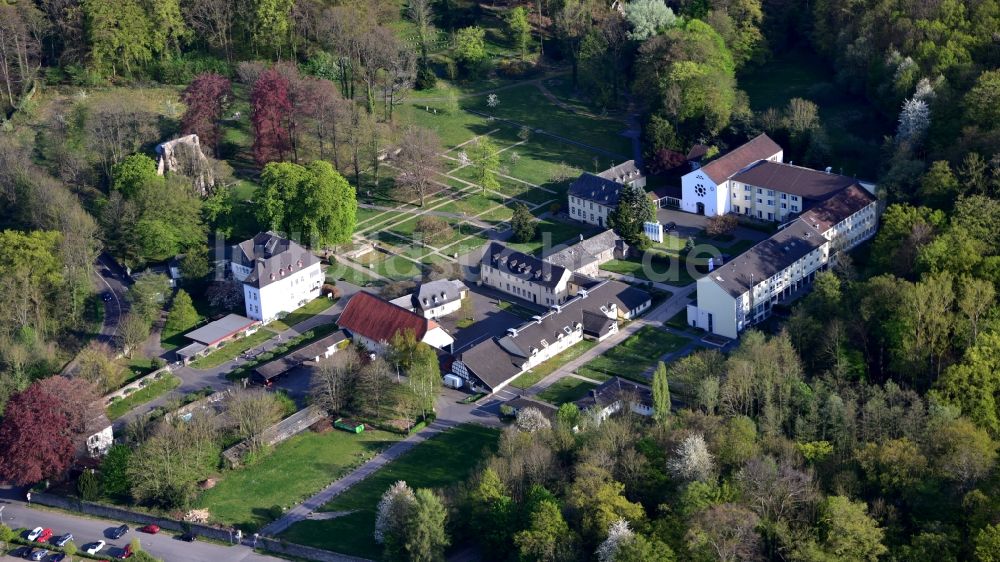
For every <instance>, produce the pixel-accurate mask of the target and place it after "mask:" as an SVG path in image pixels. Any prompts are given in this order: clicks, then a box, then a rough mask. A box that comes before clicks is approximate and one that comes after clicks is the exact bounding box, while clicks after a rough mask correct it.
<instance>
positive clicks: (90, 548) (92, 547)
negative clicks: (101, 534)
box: [83, 541, 108, 554]
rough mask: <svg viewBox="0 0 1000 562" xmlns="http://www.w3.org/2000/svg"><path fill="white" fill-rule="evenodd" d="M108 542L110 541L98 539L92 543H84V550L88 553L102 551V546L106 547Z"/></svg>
mask: <svg viewBox="0 0 1000 562" xmlns="http://www.w3.org/2000/svg"><path fill="white" fill-rule="evenodd" d="M106 544H108V543H106V542H104V541H97V542H92V543H90V544H85V545H83V551H84V552H86V553H87V554H97V553H98V552H100V551H101V549H102V548H104V545H106Z"/></svg>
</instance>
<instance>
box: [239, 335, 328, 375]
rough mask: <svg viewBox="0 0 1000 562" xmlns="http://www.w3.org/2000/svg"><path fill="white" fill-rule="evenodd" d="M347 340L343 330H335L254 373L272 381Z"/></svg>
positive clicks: (259, 368) (257, 369) (258, 368)
mask: <svg viewBox="0 0 1000 562" xmlns="http://www.w3.org/2000/svg"><path fill="white" fill-rule="evenodd" d="M346 339H347V335H346V334H345V333H344V331H343V330H337V331H336V332H334V333H332V334H330V335H329V336H326V337H324V338H321V339H318V340H316V341H314V342H312V343H311V344H309V345H306V346H303V347H300V348H299V349H296V350H295V351H293V352H291V353H289V354H288V355H285V356H283V357H279V358H278V359H275V360H274V361H271V362H269V363H265V364H263V365H261V366H260V367H257V368H256V369H254V371H255V372H256V373H257V374H258V375H260V376H261V377H263V378H264V380H269V379H272V378H274V377H276V376H278V375H280V374H282V373H284V372H286V371H288V370H289V369H292V368H294V367H297V366H299V365H301V364H302V363H304V362H306V361H311V360H313V359H314V358H316V357H317V356H319V355H322V354H324V353H326V350H327V349H329V348H330V347H332V346H335V345H337V344H338V343H340V342H342V341H344V340H346Z"/></svg>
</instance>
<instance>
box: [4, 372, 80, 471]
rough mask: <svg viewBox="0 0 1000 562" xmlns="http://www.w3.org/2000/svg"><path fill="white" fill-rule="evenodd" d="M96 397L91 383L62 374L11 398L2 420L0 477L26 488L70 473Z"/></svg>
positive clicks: (36, 384) (40, 382) (33, 385)
mask: <svg viewBox="0 0 1000 562" xmlns="http://www.w3.org/2000/svg"><path fill="white" fill-rule="evenodd" d="M95 398H96V396H95V393H94V388H93V385H91V384H90V383H88V382H87V381H84V380H82V379H67V378H65V377H59V376H56V377H51V378H48V379H45V380H42V381H39V382H36V383H34V384H32V385H31V386H29V387H28V388H26V389H25V390H24V391H22V392H19V393H17V394H15V395H14V396H12V397H11V399H10V401H9V402H8V403H7V410H6V411H5V412H4V418H3V422H0V481H4V482H11V483H13V484H16V485H19V486H23V485H26V484H33V483H35V482H39V481H41V480H43V479H45V478H51V477H54V476H59V475H61V474H63V473H65V472H66V470H67V469H68V468H69V466H70V463H71V462H72V461H73V456H74V453H75V450H74V440H75V439H76V438H77V437H79V436H80V435H82V433H83V432H84V429H85V426H86V422H87V418H88V415H89V414H91V413H93V412H94V411H95V410H94V400H95Z"/></svg>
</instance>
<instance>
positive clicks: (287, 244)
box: [231, 232, 320, 288]
mask: <svg viewBox="0 0 1000 562" xmlns="http://www.w3.org/2000/svg"><path fill="white" fill-rule="evenodd" d="M231 259H232V260H233V261H234V262H236V263H238V264H240V265H244V266H247V267H249V268H250V269H251V271H250V275H249V276H248V277H247V278H246V281H245V283H248V284H250V285H253V286H254V287H257V288H261V287H266V286H267V285H270V284H271V283H274V282H275V281H280V280H281V279H282V277H284V276H285V275H288V274H290V273H294V272H296V271H299V270H301V269H305V268H307V267H309V266H311V265H314V264H317V263H319V261H320V260H319V258H318V257H316V256H315V255H313V253H312V252H310V251H309V250H307V249H305V248H303V247H302V246H300V245H299V244H297V243H296V242H293V241H291V240H289V239H287V238H283V237H281V236H279V235H278V234H276V233H274V232H262V233H260V234H258V235H256V236H254V237H253V238H251V239H250V240H244V241H243V242H240V243H239V244H237V245H235V246H233V248H232V253H231Z"/></svg>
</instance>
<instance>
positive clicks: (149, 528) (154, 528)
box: [139, 525, 160, 535]
mask: <svg viewBox="0 0 1000 562" xmlns="http://www.w3.org/2000/svg"><path fill="white" fill-rule="evenodd" d="M139 531H141V532H143V533H149V534H150V535H155V534H156V533H159V532H160V527H159V526H158V525H146V526H145V527H139Z"/></svg>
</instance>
